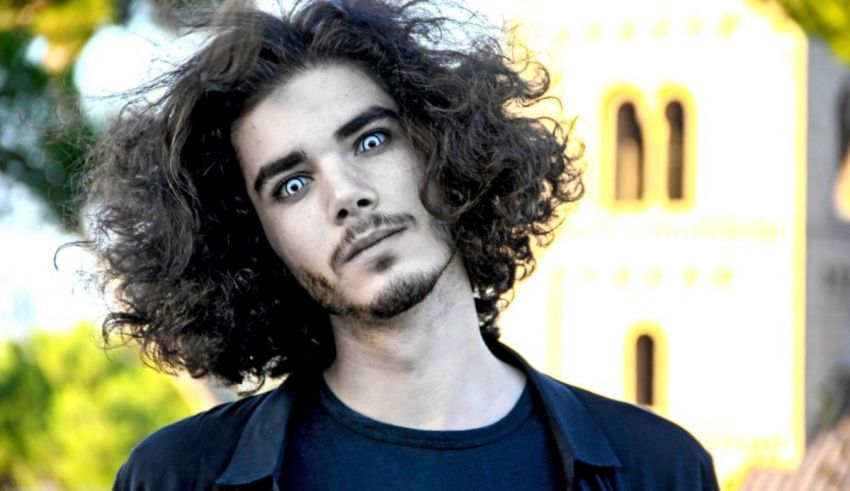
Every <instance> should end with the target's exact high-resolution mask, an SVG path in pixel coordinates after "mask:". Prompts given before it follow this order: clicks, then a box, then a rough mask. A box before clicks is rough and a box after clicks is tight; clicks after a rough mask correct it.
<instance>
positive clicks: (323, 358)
mask: <svg viewBox="0 0 850 491" xmlns="http://www.w3.org/2000/svg"><path fill="white" fill-rule="evenodd" d="M211 19H212V20H210V21H208V22H207V23H206V24H205V25H204V26H203V27H204V28H211V29H212V30H213V35H212V36H211V37H210V39H209V41H208V42H207V43H206V44H205V45H204V47H203V49H201V50H200V51H199V52H198V53H197V54H196V55H195V56H194V57H192V58H191V59H190V60H189V61H188V62H186V63H184V64H183V65H181V66H179V67H178V68H176V69H175V70H173V71H172V72H171V73H169V74H168V75H166V76H165V77H164V78H161V79H159V80H158V81H157V82H156V84H157V85H158V86H159V87H163V88H165V90H166V92H165V95H164V96H163V97H162V98H160V99H159V100H157V101H155V102H152V103H151V102H145V101H144V100H143V99H140V101H137V102H135V103H132V104H129V105H127V106H126V107H125V108H124V110H123V111H122V113H121V115H120V116H119V117H118V118H117V120H116V121H115V122H114V124H113V125H112V126H111V127H110V129H109V130H108V132H107V134H106V136H105V137H104V139H103V140H102V142H101V143H100V145H99V147H98V149H97V150H96V151H95V152H94V153H93V154H92V156H91V158H90V160H89V170H88V174H87V177H86V179H85V187H84V195H85V196H86V199H87V201H88V203H89V204H90V206H89V207H88V209H89V210H92V211H91V216H90V217H89V220H90V221H89V224H90V227H89V230H90V240H88V241H86V242H84V243H85V244H86V245H87V246H89V247H91V248H93V249H95V250H96V251H97V253H98V254H99V255H100V257H101V258H102V264H103V271H102V272H101V274H102V276H101V279H102V285H103V287H104V289H106V288H108V289H109V290H110V291H111V292H112V293H113V294H114V296H115V298H116V299H117V302H118V303H117V305H116V306H115V308H114V309H113V311H112V312H111V313H110V314H109V315H108V317H107V318H106V320H105V322H104V326H103V334H104V338H105V339H106V341H107V342H110V341H112V340H114V339H115V338H116V337H117V338H119V339H122V340H132V341H135V342H137V343H138V344H139V345H140V347H141V349H142V353H143V354H144V355H145V357H146V359H148V360H149V361H150V362H152V363H153V364H154V365H155V366H157V367H159V368H161V369H163V370H166V371H174V370H178V369H181V368H185V369H186V370H188V372H189V373H190V374H191V375H193V376H195V377H200V376H204V375H214V376H216V377H218V378H220V379H222V380H223V381H225V382H227V383H229V384H239V383H242V382H243V381H245V380H246V378H247V379H248V380H252V381H255V382H262V381H263V380H265V378H266V377H268V376H271V377H278V376H282V375H284V374H287V373H290V372H293V371H295V370H301V369H307V368H313V369H316V368H320V367H324V366H327V365H328V364H329V363H330V362H331V361H332V360H333V357H334V346H333V338H332V336H331V333H330V323H329V319H328V315H327V313H326V312H324V311H323V310H322V308H321V307H320V306H319V305H318V304H317V303H316V302H315V301H313V300H312V299H311V298H310V297H309V295H308V294H307V293H306V291H305V290H304V289H303V288H301V287H300V286H299V285H298V284H297V283H296V281H295V280H294V279H293V277H292V276H291V275H290V274H289V273H288V272H287V271H286V269H285V267H284V266H283V263H282V262H281V261H280V259H279V258H278V257H277V256H276V255H275V253H274V252H273V251H272V249H271V247H270V246H269V244H268V243H267V241H266V239H265V236H264V234H263V231H262V229H261V227H260V223H259V219H258V218H257V215H256V213H255V211H254V209H253V208H252V206H251V203H250V201H249V198H248V196H247V194H246V192H245V190H244V183H243V178H242V174H241V172H240V167H239V162H238V160H237V157H236V155H235V151H234V149H233V146H232V143H231V138H230V133H231V127H232V125H233V124H234V121H236V120H238V119H239V118H240V117H241V116H243V115H244V114H246V112H248V111H249V110H250V109H251V108H253V107H254V106H255V105H256V104H257V103H258V101H260V100H261V99H262V98H263V97H264V96H266V95H268V94H269V93H270V91H271V90H273V89H274V88H275V87H276V86H278V85H279V84H281V83H283V82H284V81H285V80H286V79H287V78H288V77H291V76H292V75H293V74H294V73H296V72H298V71H299V70H304V69H308V68H310V67H311V66H316V65H319V64H325V63H333V62H342V63H349V64H352V65H355V66H358V67H360V68H362V69H363V70H364V71H365V72H366V73H369V74H370V75H371V76H372V77H373V78H374V80H375V81H376V82H377V83H378V84H379V85H381V86H382V87H383V89H384V90H386V91H387V93H388V94H389V95H390V96H392V98H393V99H394V100H395V101H396V103H397V104H398V106H399V117H400V121H401V124H402V126H403V127H404V129H405V130H406V132H407V134H408V136H409V138H410V139H411V141H412V143H413V145H414V148H415V149H416V151H417V152H418V154H419V155H420V157H421V158H422V161H423V163H424V165H425V166H426V168H425V177H424V179H423V181H422V183H421V188H420V196H421V199H422V201H423V203H424V204H425V206H426V208H427V209H428V210H429V211H430V212H431V213H432V214H433V215H434V216H436V217H438V218H439V219H441V220H444V221H446V222H447V223H448V224H449V226H450V230H451V231H452V233H453V237H454V239H455V241H456V244H457V248H458V249H457V250H458V251H459V253H460V254H462V256H463V260H464V262H465V265H466V268H467V270H468V272H469V276H470V280H471V282H472V285H473V288H474V292H473V293H474V296H475V305H476V308H477V311H478V317H479V324H480V328H481V331H482V334H483V335H484V336H485V337H489V338H495V337H497V336H498V329H497V327H496V324H495V322H496V318H497V316H498V314H499V312H500V310H501V309H502V308H504V306H505V305H506V304H507V300H506V298H505V294H506V293H507V292H509V291H510V290H511V288H512V287H513V286H514V283H515V282H516V280H517V279H521V278H523V277H525V276H526V275H528V274H530V273H531V271H532V270H533V268H534V264H535V262H534V256H533V253H532V244H533V243H535V242H537V243H546V242H548V240H549V239H550V238H551V231H552V229H553V228H554V227H555V226H557V224H558V223H560V219H559V216H558V210H559V209H560V208H561V206H562V205H563V204H565V203H570V202H573V201H575V200H577V199H578V198H579V197H580V196H581V194H582V193H583V186H582V181H581V175H580V172H579V169H578V166H577V165H576V162H575V160H574V158H573V157H572V156H570V155H568V153H567V149H566V145H567V139H568V131H567V130H566V129H565V128H564V127H563V126H562V125H561V124H559V123H558V122H557V121H555V120H552V119H548V118H534V117H529V116H527V115H524V114H523V109H524V108H526V107H528V106H531V105H533V104H535V103H537V102H539V101H541V100H542V99H544V97H545V93H546V91H547V89H548V86H549V77H548V72H547V71H546V69H545V68H544V67H542V66H540V65H537V64H535V63H533V62H530V61H528V60H519V62H518V61H517V60H512V59H511V58H510V57H508V56H507V55H506V54H505V52H504V49H503V48H502V46H501V45H500V43H499V37H498V36H497V35H494V34H492V33H488V32H487V31H486V30H484V29H483V28H481V27H480V26H477V27H470V26H471V23H470V22H467V21H465V22H463V23H460V22H456V21H452V20H450V19H448V18H446V17H443V16H441V15H440V13H439V9H438V8H436V7H435V6H434V5H432V4H429V3H426V2H424V1H408V2H405V3H402V4H398V3H385V2H383V1H380V0H338V1H335V0H332V1H316V2H311V3H309V4H304V5H300V6H297V7H296V8H294V9H293V10H292V11H291V12H290V13H289V14H287V15H282V16H275V15H270V14H266V13H261V12H258V11H253V10H249V9H245V8H243V7H234V6H232V5H231V6H230V7H226V8H225V9H223V10H222V11H220V12H219V13H218V14H216V15H215V16H212V17H211ZM469 20H474V19H469ZM469 32H473V34H469ZM460 33H465V34H462V35H461V34H460ZM497 34H499V33H497ZM449 45H450V47H449ZM435 197H437V198H435Z"/></svg>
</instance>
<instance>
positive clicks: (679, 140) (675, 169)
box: [664, 101, 687, 201]
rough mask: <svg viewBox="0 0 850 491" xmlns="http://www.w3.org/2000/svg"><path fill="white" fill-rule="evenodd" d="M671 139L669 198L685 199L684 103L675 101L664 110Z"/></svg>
mask: <svg viewBox="0 0 850 491" xmlns="http://www.w3.org/2000/svg"><path fill="white" fill-rule="evenodd" d="M664 115H665V116H666V118H667V127H668V129H669V130H670V131H669V135H670V139H669V140H668V141H667V198H668V199H670V200H671V201H678V200H682V199H684V198H685V172H686V171H687V170H686V168H685V112H684V108H683V107H682V103H681V102H678V101H673V102H670V103H669V104H667V107H666V108H665V109H664Z"/></svg>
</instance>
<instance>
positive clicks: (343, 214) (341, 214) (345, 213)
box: [336, 208, 348, 219]
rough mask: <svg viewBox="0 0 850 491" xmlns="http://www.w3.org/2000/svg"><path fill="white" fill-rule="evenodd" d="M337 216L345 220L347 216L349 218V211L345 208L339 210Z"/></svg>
mask: <svg viewBox="0 0 850 491" xmlns="http://www.w3.org/2000/svg"><path fill="white" fill-rule="evenodd" d="M336 215H337V217H339V218H340V219H343V218H345V217H347V216H348V210H346V209H345V208H343V209H341V210H339V213H337V214H336Z"/></svg>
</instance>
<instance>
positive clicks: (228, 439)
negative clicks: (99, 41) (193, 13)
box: [88, 0, 717, 490]
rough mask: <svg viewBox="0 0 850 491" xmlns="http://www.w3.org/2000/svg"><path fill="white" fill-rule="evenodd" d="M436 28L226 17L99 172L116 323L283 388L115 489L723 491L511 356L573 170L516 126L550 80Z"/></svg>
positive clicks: (370, 0)
mask: <svg viewBox="0 0 850 491" xmlns="http://www.w3.org/2000/svg"><path fill="white" fill-rule="evenodd" d="M437 14H438V13H437V12H436V11H435V10H434V9H433V8H432V7H431V6H429V5H427V4H424V3H423V2H409V3H406V4H402V5H398V4H387V3H383V2H382V1H380V0H342V1H317V2H313V3H309V4H306V5H302V6H301V7H299V8H298V9H297V10H295V11H294V12H292V13H291V14H290V15H288V16H284V17H282V18H281V17H276V16H272V15H268V14H262V13H259V12H255V11H252V10H250V9H247V10H246V9H242V8H239V7H230V8H229V9H226V10H225V11H224V13H223V14H222V15H221V16H219V17H218V21H216V22H215V23H214V24H215V28H216V32H215V35H214V36H213V38H212V40H211V41H210V42H209V44H207V45H206V46H205V47H204V48H203V49H202V50H201V51H200V52H199V53H198V54H197V55H196V56H194V57H193V58H192V59H191V60H190V61H188V62H187V63H186V64H184V65H183V66H181V67H179V68H178V69H176V70H175V71H174V72H173V73H172V74H170V75H169V76H168V78H166V79H165V80H164V83H165V86H166V87H167V92H166V95H165V96H164V97H163V99H162V100H160V101H157V102H156V103H154V104H142V105H134V106H130V107H128V108H127V109H126V110H125V111H124V113H123V114H122V116H121V118H119V120H118V121H117V122H116V124H115V125H114V126H113V127H112V128H111V129H110V131H109V132H108V135H107V137H106V139H105V140H104V142H103V143H102V145H101V147H100V149H99V151H98V152H97V153H96V154H95V161H96V162H97V164H98V165H97V166H96V167H94V168H93V169H92V171H91V173H90V175H89V180H88V192H89V199H90V201H91V202H92V203H94V204H95V206H93V207H92V208H93V209H94V210H96V212H95V216H94V217H93V223H94V225H95V226H94V228H93V230H94V232H95V237H94V238H93V239H92V241H91V242H90V244H91V245H92V246H93V247H96V248H97V249H98V250H99V252H100V254H101V255H102V257H103V258H104V276H103V277H104V281H105V283H104V284H106V282H108V284H109V286H110V288H114V291H115V293H116V294H117V298H118V299H119V305H118V306H117V308H116V310H115V311H114V312H113V313H112V314H110V316H109V317H108V319H107V321H106V324H105V326H104V331H105V333H106V334H107V335H109V334H112V335H123V336H128V337H130V338H132V339H135V340H136V341H138V342H139V344H140V346H141V348H142V349H143V351H144V353H145V354H146V355H147V356H148V357H149V359H150V360H152V361H153V362H155V363H156V364H158V365H159V366H160V367H162V368H163V369H166V370H169V369H177V368H184V369H186V370H188V371H189V373H191V374H192V375H194V376H203V375H212V376H215V377H217V378H219V379H221V380H223V381H225V382H227V383H230V384H234V385H236V384H240V383H244V382H245V381H252V382H253V383H254V384H255V385H254V387H257V386H258V384H259V383H261V382H262V381H263V380H264V379H265V378H266V377H279V376H282V375H287V374H289V377H288V378H287V379H286V381H285V382H284V383H283V384H282V386H281V387H279V388H277V389H275V390H273V391H271V392H267V393H265V394H261V395H255V396H252V397H248V398H245V399H242V400H240V401H237V402H234V403H232V404H227V405H224V406H220V407H217V408H214V409H212V410H210V411H207V412H205V413H201V414H199V415H197V416H194V417H192V418H189V419H187V420H184V421H181V422H178V423H176V424H174V425H171V426H168V427H166V428H163V429H162V430H160V431H158V432H156V433H154V434H153V435H151V436H150V437H148V438H147V439H145V440H144V441H143V442H142V443H141V444H139V445H138V446H137V447H136V449H135V450H134V451H133V453H132V455H131V456H130V458H129V459H128V461H127V463H126V464H125V465H124V466H123V467H122V468H121V470H120V471H119V473H118V477H117V480H116V489H122V490H123V489H127V490H130V489H132V490H142V489H145V490H170V489H174V490H178V489H179V490H187V489H281V488H282V489H358V490H359V489H423V490H424V489H428V490H431V489H479V488H481V489H535V490H538V489H564V488H569V489H687V490H693V489H716V487H717V483H716V479H715V477H714V472H713V469H712V464H711V459H710V457H709V456H708V454H707V453H706V452H705V451H704V450H703V449H702V448H701V447H700V446H699V444H697V443H696V442H695V441H694V440H693V438H692V437H691V436H690V435H688V434H687V433H686V432H685V431H684V430H682V429H680V428H678V427H676V426H675V425H673V424H671V423H668V422H666V421H664V420H662V419H661V418H658V417H657V416H654V415H653V414H651V413H649V412H647V411H644V410H642V409H640V408H637V407H633V406H630V405H627V404H623V403H618V402H615V401H611V400H608V399H605V398H602V397H600V396H597V395H594V394H591V393H589V392H586V391H583V390H580V389H577V388H574V387H570V386H567V385H564V384H562V383H560V382H557V381H555V380H553V379H551V378H548V377H546V376H544V375H542V374H540V373H539V372H537V371H535V370H534V369H533V368H531V367H530V366H529V365H528V364H527V363H526V362H525V361H523V360H522V358H521V357H520V356H519V355H517V354H516V353H514V352H512V351H511V350H509V349H508V348H506V347H504V346H502V345H501V344H499V343H498V341H497V337H498V330H497V328H496V318H497V315H498V313H499V311H500V309H501V308H503V306H504V303H505V301H504V300H502V298H503V295H504V294H506V293H507V292H508V291H509V290H510V289H511V288H512V286H513V285H514V282H515V279H516V278H517V276H518V275H519V276H523V275H525V274H528V273H529V272H530V271H531V270H532V268H533V266H534V258H533V255H532V250H531V240H532V239H534V240H538V241H544V242H545V240H546V239H547V238H548V237H549V234H550V231H551V230H552V229H553V227H554V226H556V225H557V223H558V217H557V214H556V212H557V210H558V209H559V208H560V207H561V206H562V205H563V204H565V203H570V202H573V201H575V200H577V199H578V198H579V197H580V195H581V194H582V185H581V180H580V173H579V172H578V170H577V168H576V165H575V162H574V161H573V160H572V159H571V158H570V157H569V156H567V154H566V137H567V136H566V134H565V132H564V131H563V129H562V128H561V126H560V125H558V124H557V123H553V122H551V121H548V120H545V119H534V118H529V117H525V116H523V115H522V114H521V112H519V111H518V108H520V107H522V106H528V105H531V104H533V103H535V102H537V101H538V100H540V99H541V98H542V97H543V95H544V93H545V92H546V89H547V86H548V79H547V74H546V72H545V70H544V69H543V68H542V67H536V69H534V70H527V71H526V72H525V74H526V77H523V76H520V73H519V72H518V68H517V67H518V66H519V65H516V64H515V63H514V61H512V60H509V59H508V58H507V57H506V56H505V55H504V54H503V53H502V52H501V49H500V45H499V42H498V40H497V39H496V38H492V37H488V36H487V35H485V34H475V35H470V36H471V40H470V42H469V43H468V46H467V47H466V48H462V47H459V45H458V44H454V45H453V46H450V47H449V46H445V44H446V43H445V41H444V40H441V39H440V38H439V36H440V34H441V33H443V34H445V33H449V32H454V33H457V32H460V31H457V30H454V31H451V30H450V28H452V27H454V28H455V29H457V27H455V26H451V25H450V22H449V21H448V20H446V19H444V18H442V17H440V16H439V15H437ZM475 32H480V31H475ZM529 66H530V67H531V68H534V66H533V65H527V66H526V68H528V67H529ZM529 74H530V75H529Z"/></svg>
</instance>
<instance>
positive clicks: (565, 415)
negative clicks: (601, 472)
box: [490, 343, 622, 482]
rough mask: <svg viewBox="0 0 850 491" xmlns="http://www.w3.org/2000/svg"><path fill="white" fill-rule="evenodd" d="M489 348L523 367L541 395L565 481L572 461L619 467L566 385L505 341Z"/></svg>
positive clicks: (606, 442) (607, 443) (603, 437)
mask: <svg viewBox="0 0 850 491" xmlns="http://www.w3.org/2000/svg"><path fill="white" fill-rule="evenodd" d="M490 349H491V350H492V351H493V353H494V354H495V355H496V356H497V357H499V358H500V359H501V360H502V361H505V362H507V363H510V364H511V365H514V366H515V367H517V368H519V369H520V370H522V371H523V372H524V373H525V375H526V376H527V377H528V380H529V382H530V383H531V384H532V387H533V388H534V389H535V392H536V393H537V395H538V396H539V397H540V401H541V403H542V405H543V407H544V409H545V410H546V416H547V417H548V419H549V425H550V427H551V429H552V433H553V435H554V437H555V441H556V443H557V444H558V450H559V451H560V454H561V462H562V463H563V464H564V472H565V474H566V477H567V481H568V482H572V481H573V478H574V475H575V469H574V461H579V462H582V463H584V464H587V465H591V466H595V467H621V466H622V463H621V462H620V459H619V457H617V454H616V453H615V452H614V448H613V447H612V445H611V442H610V441H609V440H608V437H607V436H606V435H605V433H603V432H602V430H601V429H600V428H599V425H598V424H597V423H596V420H595V419H594V418H593V416H592V415H591V414H590V412H589V411H588V410H587V407H585V405H584V404H583V403H582V402H581V401H580V400H579V399H578V397H576V395H575V393H574V392H573V390H572V388H570V386H569V385H566V384H564V383H562V382H559V381H557V380H555V379H553V378H551V377H549V376H547V375H545V374H543V373H540V372H538V371H537V370H535V369H534V367H532V366H531V365H529V364H528V362H527V361H525V359H523V357H522V356H520V355H519V354H518V353H517V352H515V351H514V350H512V349H510V348H508V347H507V346H505V345H504V344H501V343H491V344H490Z"/></svg>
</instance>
